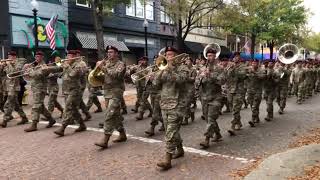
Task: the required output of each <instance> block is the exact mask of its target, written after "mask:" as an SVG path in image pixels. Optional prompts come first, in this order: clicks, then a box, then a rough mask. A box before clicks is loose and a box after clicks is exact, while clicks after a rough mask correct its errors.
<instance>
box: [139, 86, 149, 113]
mask: <svg viewBox="0 0 320 180" xmlns="http://www.w3.org/2000/svg"><path fill="white" fill-rule="evenodd" d="M149 95H150V93H149V91H146V90H145V91H143V93H142V96H141V97H140V100H139V101H138V102H139V108H138V112H139V113H144V112H145V111H146V110H149V111H150V112H152V108H151V104H150V103H149V101H148V97H149Z"/></svg>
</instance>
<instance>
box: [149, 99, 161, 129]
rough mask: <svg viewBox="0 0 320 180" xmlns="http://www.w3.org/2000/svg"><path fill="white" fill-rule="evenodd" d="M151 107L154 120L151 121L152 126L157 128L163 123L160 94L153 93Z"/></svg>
mask: <svg viewBox="0 0 320 180" xmlns="http://www.w3.org/2000/svg"><path fill="white" fill-rule="evenodd" d="M150 100H151V106H152V111H153V114H152V119H151V123H150V125H151V126H156V125H158V124H159V122H161V123H163V120H162V115H161V109H160V94H158V93H151V94H150Z"/></svg>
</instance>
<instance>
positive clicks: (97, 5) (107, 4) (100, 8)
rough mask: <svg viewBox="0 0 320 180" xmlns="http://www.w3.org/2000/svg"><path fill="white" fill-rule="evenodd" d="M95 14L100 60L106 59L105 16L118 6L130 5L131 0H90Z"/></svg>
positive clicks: (94, 20)
mask: <svg viewBox="0 0 320 180" xmlns="http://www.w3.org/2000/svg"><path fill="white" fill-rule="evenodd" d="M89 2H90V4H91V8H92V13H93V22H94V27H95V30H96V39H97V49H98V58H99V59H102V58H103V57H104V54H105V53H104V39H103V20H104V16H105V15H108V14H109V13H110V10H111V9H112V8H113V7H114V6H116V5H118V4H121V3H123V4H130V2H131V1H130V0H90V1H89Z"/></svg>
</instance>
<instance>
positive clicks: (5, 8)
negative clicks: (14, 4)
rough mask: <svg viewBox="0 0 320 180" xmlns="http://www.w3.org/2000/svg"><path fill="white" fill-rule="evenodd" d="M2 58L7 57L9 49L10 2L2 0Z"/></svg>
mask: <svg viewBox="0 0 320 180" xmlns="http://www.w3.org/2000/svg"><path fill="white" fill-rule="evenodd" d="M0 22H1V26H0V58H1V59H5V57H6V55H5V54H6V52H7V51H8V49H9V30H8V27H9V3H8V1H0Z"/></svg>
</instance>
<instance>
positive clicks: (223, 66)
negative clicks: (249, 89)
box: [219, 58, 232, 114]
mask: <svg viewBox="0 0 320 180" xmlns="http://www.w3.org/2000/svg"><path fill="white" fill-rule="evenodd" d="M228 63H229V61H228V59H227V58H222V59H221V61H220V64H219V65H220V66H221V67H220V69H222V70H223V71H224V72H223V73H224V74H226V73H227V70H226V69H227V67H228ZM228 89H229V88H228V83H227V82H224V83H223V84H221V95H222V99H221V109H220V112H221V111H222V108H223V107H224V106H226V110H224V111H223V113H230V112H231V108H232V107H231V104H230V102H229V100H228ZM220 114H221V113H220Z"/></svg>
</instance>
